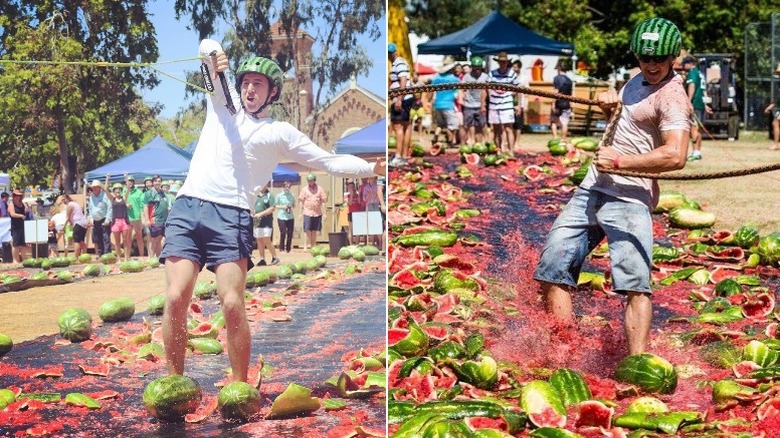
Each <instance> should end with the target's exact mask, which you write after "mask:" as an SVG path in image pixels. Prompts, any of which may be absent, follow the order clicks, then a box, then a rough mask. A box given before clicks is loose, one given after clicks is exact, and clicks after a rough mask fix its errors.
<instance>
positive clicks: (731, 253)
mask: <svg viewBox="0 0 780 438" xmlns="http://www.w3.org/2000/svg"><path fill="white" fill-rule="evenodd" d="M704 254H705V255H707V257H709V258H711V259H713V260H719V261H724V262H738V261H741V260H742V259H744V258H745V250H744V249H742V248H740V247H738V246H732V247H729V248H726V249H723V250H721V251H717V252H716V251H704Z"/></svg>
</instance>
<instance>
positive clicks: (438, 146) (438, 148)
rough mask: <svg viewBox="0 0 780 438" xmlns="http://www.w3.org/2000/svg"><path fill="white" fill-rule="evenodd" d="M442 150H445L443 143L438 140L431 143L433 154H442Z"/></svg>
mask: <svg viewBox="0 0 780 438" xmlns="http://www.w3.org/2000/svg"><path fill="white" fill-rule="evenodd" d="M442 152H444V146H443V145H442V144H441V143H439V142H436V143H434V144H433V145H431V155H433V156H436V155H439V154H441V153H442Z"/></svg>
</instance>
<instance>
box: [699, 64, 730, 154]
mask: <svg viewBox="0 0 780 438" xmlns="http://www.w3.org/2000/svg"><path fill="white" fill-rule="evenodd" d="M693 56H695V57H696V59H698V60H699V71H700V72H701V74H702V76H703V77H704V82H705V83H706V84H707V89H706V91H705V93H704V104H705V105H707V106H709V107H710V108H711V109H712V113H705V114H704V120H701V123H702V125H704V128H705V129H706V130H707V131H708V132H709V133H710V134H711V136H712V137H713V138H720V139H728V140H729V141H733V140H737V139H738V138H739V112H738V111H737V98H736V96H737V93H736V80H735V79H734V67H735V59H734V56H733V55H731V54H724V53H698V54H696V53H695V54H693Z"/></svg>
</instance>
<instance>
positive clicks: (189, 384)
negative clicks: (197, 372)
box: [143, 374, 203, 421]
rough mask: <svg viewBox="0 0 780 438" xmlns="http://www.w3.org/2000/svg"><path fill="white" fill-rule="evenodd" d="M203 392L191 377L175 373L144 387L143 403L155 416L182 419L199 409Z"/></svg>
mask: <svg viewBox="0 0 780 438" xmlns="http://www.w3.org/2000/svg"><path fill="white" fill-rule="evenodd" d="M202 397H203V392H202V391H201V389H200V386H199V385H198V383H197V382H196V381H194V380H192V379H190V378H189V377H186V376H182V375H179V374H173V375H170V376H166V377H160V378H158V379H155V380H153V381H152V382H150V383H149V384H148V385H146V389H144V395H143V403H144V406H145V407H146V410H147V411H148V412H149V413H150V414H152V416H154V417H155V418H158V419H160V420H164V421H181V420H183V419H184V416H185V415H187V414H191V413H193V412H195V410H197V408H198V405H200V400H201V398H202Z"/></svg>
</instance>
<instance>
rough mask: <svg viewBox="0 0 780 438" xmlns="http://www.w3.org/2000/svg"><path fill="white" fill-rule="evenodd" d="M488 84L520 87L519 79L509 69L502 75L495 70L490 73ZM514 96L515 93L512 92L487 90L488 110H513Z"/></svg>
mask: <svg viewBox="0 0 780 438" xmlns="http://www.w3.org/2000/svg"><path fill="white" fill-rule="evenodd" d="M490 82H494V83H497V84H507V85H520V78H518V77H517V74H516V73H515V72H514V71H513V70H512V69H511V68H508V69H507V70H506V72H504V73H501V72H499V71H498V69H495V70H493V71H491V72H490ZM514 96H515V93H514V92H512V91H501V90H493V89H491V90H488V97H489V100H490V109H491V110H499V111H501V110H511V109H513V107H514Z"/></svg>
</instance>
